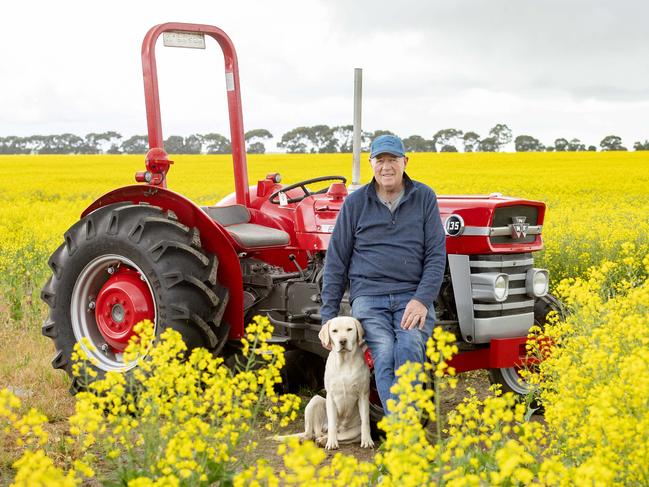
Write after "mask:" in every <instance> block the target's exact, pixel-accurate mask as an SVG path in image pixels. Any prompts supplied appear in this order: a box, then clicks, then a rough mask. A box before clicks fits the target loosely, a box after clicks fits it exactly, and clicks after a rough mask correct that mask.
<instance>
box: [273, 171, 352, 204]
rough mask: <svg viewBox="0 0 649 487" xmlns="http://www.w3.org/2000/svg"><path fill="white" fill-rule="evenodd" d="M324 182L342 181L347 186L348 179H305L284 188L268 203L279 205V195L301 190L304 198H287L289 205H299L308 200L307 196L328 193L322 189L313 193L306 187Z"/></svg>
mask: <svg viewBox="0 0 649 487" xmlns="http://www.w3.org/2000/svg"><path fill="white" fill-rule="evenodd" d="M322 181H342V183H343V184H347V178H346V177H344V176H320V177H319V178H313V179H305V180H304V181H299V182H297V183H295V184H289V185H288V186H284V187H283V188H282V189H280V190H279V191H275V192H274V193H273V194H271V195H270V198H268V201H270V202H271V203H272V204H274V205H279V203H280V201H279V194H280V193H286V192H288V191H290V190H292V189H295V188H300V189H301V190H302V191H303V192H304V194H303V195H302V196H297V197H296V198H287V200H286V202H287V203H298V202H300V201H302V200H303V199H304V198H306V197H307V196H311V195H312V194H323V193H326V192H327V190H328V189H329V188H322V189H320V190H318V191H314V192H313V193H312V192H311V191H309V189H308V188H307V187H306V186H307V184H313V183H320V182H322Z"/></svg>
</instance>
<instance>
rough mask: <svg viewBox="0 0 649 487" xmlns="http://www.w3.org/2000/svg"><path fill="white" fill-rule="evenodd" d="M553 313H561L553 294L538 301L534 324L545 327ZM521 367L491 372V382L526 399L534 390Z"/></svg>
mask: <svg viewBox="0 0 649 487" xmlns="http://www.w3.org/2000/svg"><path fill="white" fill-rule="evenodd" d="M551 311H557V312H558V313H561V303H560V302H559V300H558V299H557V298H555V297H554V296H552V295H551V294H546V295H545V296H542V297H540V298H539V299H537V300H536V303H535V304H534V324H535V325H536V326H539V327H541V328H544V327H545V323H546V321H547V318H548V314H550V312H551ZM520 370H521V368H520V367H507V368H502V369H491V370H489V380H490V382H491V383H492V384H500V385H501V388H502V392H512V393H514V394H515V395H516V396H518V397H520V398H521V399H523V398H526V397H527V396H528V394H529V393H530V392H532V388H531V387H530V385H529V384H528V383H527V382H526V381H525V380H524V379H523V378H522V377H521V375H520Z"/></svg>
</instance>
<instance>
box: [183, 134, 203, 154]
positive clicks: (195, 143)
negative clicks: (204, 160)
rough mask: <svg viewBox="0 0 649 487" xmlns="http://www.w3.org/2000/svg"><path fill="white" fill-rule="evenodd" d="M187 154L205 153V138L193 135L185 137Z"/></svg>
mask: <svg viewBox="0 0 649 487" xmlns="http://www.w3.org/2000/svg"><path fill="white" fill-rule="evenodd" d="M184 146H185V147H184V150H185V152H184V153H185V154H200V153H202V152H203V136H202V135H201V134H191V135H188V136H187V137H185V143H184Z"/></svg>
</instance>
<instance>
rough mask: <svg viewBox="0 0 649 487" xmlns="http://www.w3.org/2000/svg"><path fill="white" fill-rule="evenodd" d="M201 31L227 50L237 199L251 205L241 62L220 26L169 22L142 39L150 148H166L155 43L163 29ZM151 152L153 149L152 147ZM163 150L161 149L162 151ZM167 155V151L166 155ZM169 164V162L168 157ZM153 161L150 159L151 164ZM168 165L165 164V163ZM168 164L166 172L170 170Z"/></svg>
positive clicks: (163, 183)
mask: <svg viewBox="0 0 649 487" xmlns="http://www.w3.org/2000/svg"><path fill="white" fill-rule="evenodd" d="M169 31H173V32H186V33H201V34H205V35H208V36H210V37H212V38H213V39H214V40H216V42H218V44H219V46H221V50H222V51H223V58H224V61H225V85H226V90H227V96H228V113H229V116H230V135H231V140H232V162H233V165H234V183H235V190H236V195H237V196H236V198H237V203H238V204H241V205H245V206H250V195H249V192H248V166H247V163H246V145H245V139H244V136H243V115H242V111H241V89H240V87H239V65H238V63H237V53H236V51H235V49H234V44H232V41H231V40H230V38H229V37H228V35H227V34H226V33H225V32H223V31H222V30H221V29H219V28H218V27H214V26H211V25H203V24H186V23H181V22H168V23H165V24H160V25H156V26H154V27H152V28H151V29H149V32H147V34H146V36H144V40H143V41H142V72H143V75H144V100H145V103H146V122H147V127H148V131H149V148H150V149H162V148H163V138H162V123H161V118H160V95H159V92H158V72H157V68H156V60H155V45H156V41H157V40H158V37H159V36H160V34H162V33H163V32H169ZM150 152H151V151H150ZM154 152H155V151H154ZM159 153H160V151H158V152H157V154H159ZM165 157H166V155H165ZM166 162H167V164H166V168H168V163H169V162H170V161H166ZM148 166H149V161H147V167H148ZM162 166H164V164H163V165H162ZM166 168H165V169H163V172H166ZM161 176H162V178H161V181H160V183H161V184H162V186H163V187H166V178H165V177H164V176H165V175H164V174H162V175H161Z"/></svg>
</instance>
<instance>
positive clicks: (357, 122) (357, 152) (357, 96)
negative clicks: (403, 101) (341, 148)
mask: <svg viewBox="0 0 649 487" xmlns="http://www.w3.org/2000/svg"><path fill="white" fill-rule="evenodd" d="M362 98H363V70H362V68H354V138H353V145H352V147H353V153H352V184H350V185H349V191H354V190H355V189H358V188H360V186H361V105H362V104H361V100H362Z"/></svg>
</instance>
